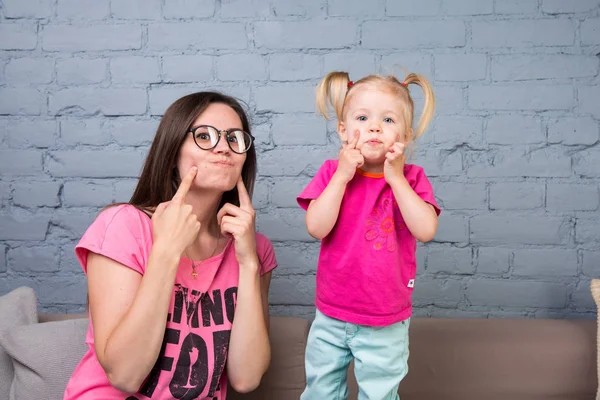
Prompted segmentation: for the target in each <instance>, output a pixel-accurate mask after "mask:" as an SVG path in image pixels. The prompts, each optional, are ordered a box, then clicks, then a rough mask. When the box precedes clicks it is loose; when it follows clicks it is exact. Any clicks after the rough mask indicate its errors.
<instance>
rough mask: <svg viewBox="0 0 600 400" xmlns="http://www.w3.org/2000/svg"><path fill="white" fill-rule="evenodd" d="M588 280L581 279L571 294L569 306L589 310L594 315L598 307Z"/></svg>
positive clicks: (579, 309)
mask: <svg viewBox="0 0 600 400" xmlns="http://www.w3.org/2000/svg"><path fill="white" fill-rule="evenodd" d="M590 282H591V281H590V280H589V279H582V280H581V281H580V282H579V284H578V285H577V287H576V288H575V290H574V291H573V294H572V295H571V307H573V308H574V309H575V310H578V311H583V310H590V311H593V314H594V315H596V314H597V311H598V308H597V306H596V303H595V302H594V298H593V297H592V292H591V291H590Z"/></svg>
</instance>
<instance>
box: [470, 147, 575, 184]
mask: <svg viewBox="0 0 600 400" xmlns="http://www.w3.org/2000/svg"><path fill="white" fill-rule="evenodd" d="M466 164H467V168H466V169H467V176H468V177H469V178H489V177H538V178H557V177H568V176H571V158H570V157H569V156H568V155H565V154H564V152H563V151H561V150H560V149H555V148H544V149H539V150H532V151H527V150H525V151H521V150H517V149H513V150H506V151H495V150H490V151H489V152H486V153H481V152H478V153H472V154H469V157H468V158H467V163H466ZM548 165H552V168H548Z"/></svg>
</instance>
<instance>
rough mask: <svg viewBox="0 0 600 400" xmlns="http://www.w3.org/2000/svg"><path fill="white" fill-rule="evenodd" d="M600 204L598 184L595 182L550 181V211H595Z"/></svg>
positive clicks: (548, 199)
mask: <svg viewBox="0 0 600 400" xmlns="http://www.w3.org/2000/svg"><path fill="white" fill-rule="evenodd" d="M599 205H600V197H599V196H598V186H597V185H595V184H594V185H593V184H591V183H588V184H573V183H548V187H547V193H546V209H547V210H548V211H554V212H564V211H594V210H597V209H598V206H599Z"/></svg>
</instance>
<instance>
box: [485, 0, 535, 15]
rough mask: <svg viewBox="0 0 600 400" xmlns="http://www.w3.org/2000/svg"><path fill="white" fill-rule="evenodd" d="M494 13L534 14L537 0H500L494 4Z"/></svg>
mask: <svg viewBox="0 0 600 400" xmlns="http://www.w3.org/2000/svg"><path fill="white" fill-rule="evenodd" d="M494 11H495V13H496V14H519V15H527V14H536V13H537V11H538V0H502V1H497V2H496V4H495V5H494Z"/></svg>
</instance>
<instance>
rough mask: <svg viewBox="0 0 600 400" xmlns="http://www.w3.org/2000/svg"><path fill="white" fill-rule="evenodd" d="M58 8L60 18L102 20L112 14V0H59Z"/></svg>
mask: <svg viewBox="0 0 600 400" xmlns="http://www.w3.org/2000/svg"><path fill="white" fill-rule="evenodd" d="M56 9H57V12H56V14H57V15H58V18H60V19H62V18H66V19H73V20H78V21H81V20H82V19H90V20H100V19H105V18H108V17H109V16H110V0H58V2H57V5H56Z"/></svg>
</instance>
